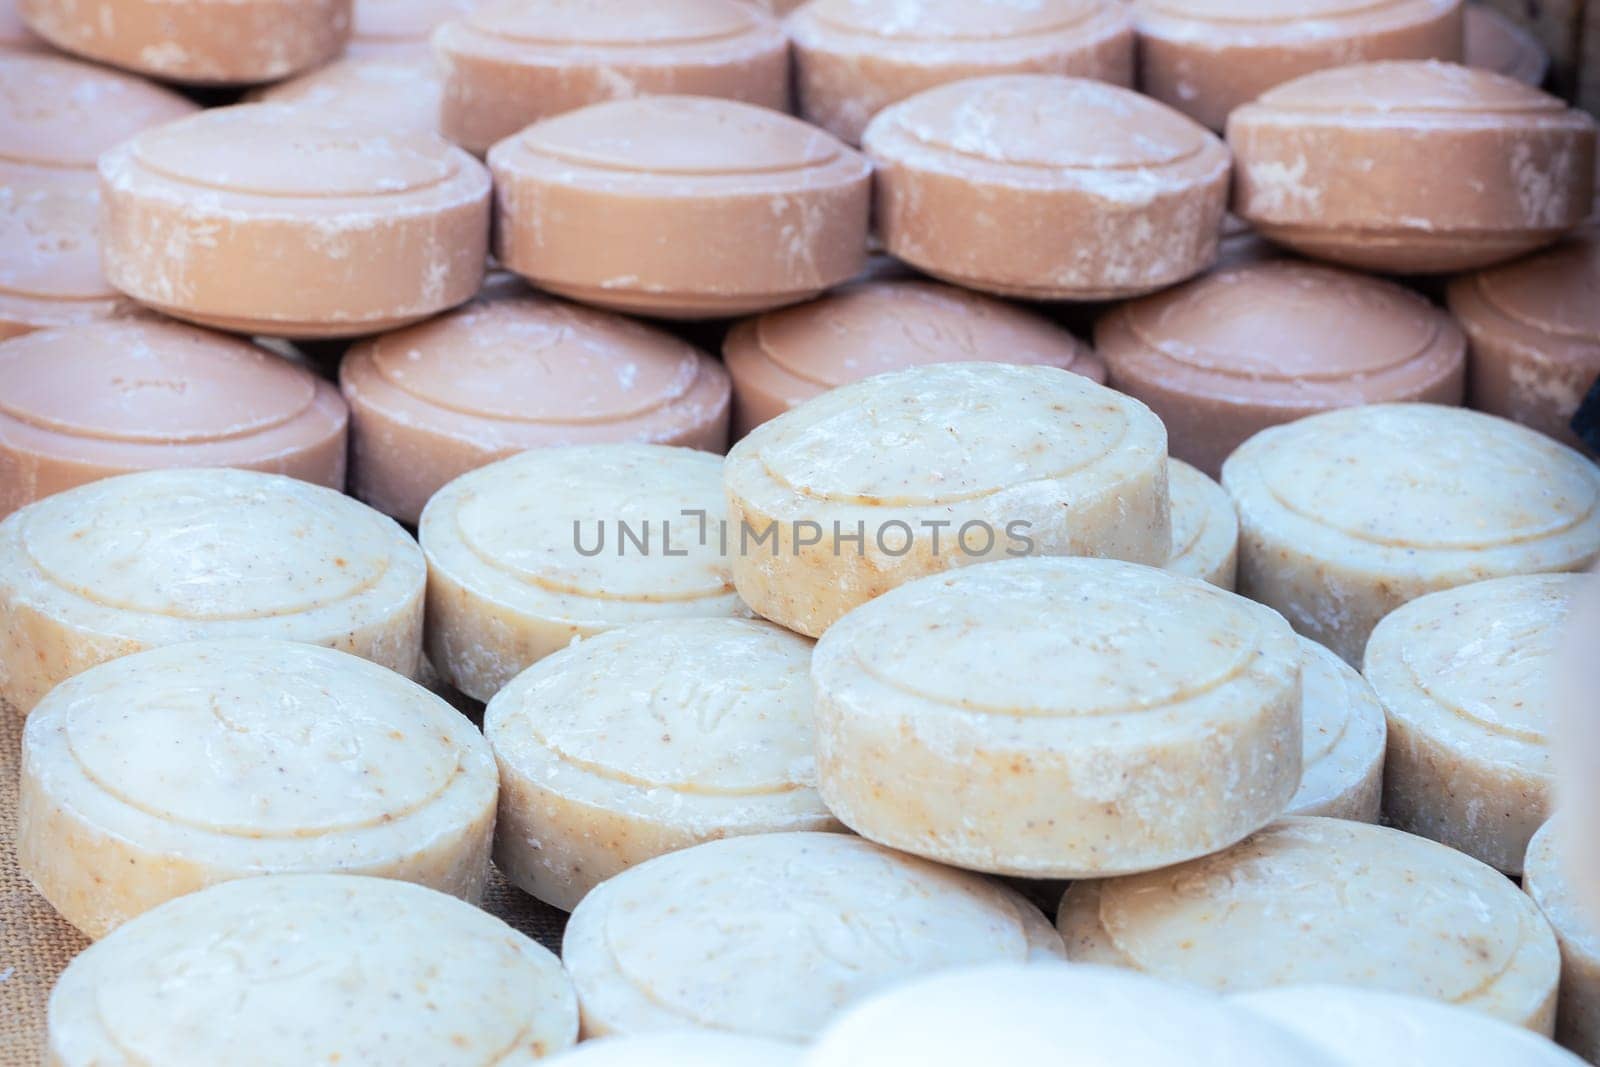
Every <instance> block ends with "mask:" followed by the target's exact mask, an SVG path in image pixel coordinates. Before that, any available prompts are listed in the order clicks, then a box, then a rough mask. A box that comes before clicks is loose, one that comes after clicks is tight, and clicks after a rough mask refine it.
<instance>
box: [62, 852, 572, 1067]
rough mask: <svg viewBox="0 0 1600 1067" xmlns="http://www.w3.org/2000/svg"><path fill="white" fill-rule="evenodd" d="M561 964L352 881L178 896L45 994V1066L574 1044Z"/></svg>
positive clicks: (364, 881) (430, 1066)
mask: <svg viewBox="0 0 1600 1067" xmlns="http://www.w3.org/2000/svg"><path fill="white" fill-rule="evenodd" d="M577 1035H578V1011H577V1004H576V1001H575V999H574V996H573V989H572V983H571V982H570V981H568V979H567V976H566V975H565V974H564V973H562V970H561V962H560V961H559V960H557V959H556V957H555V956H554V955H553V954H552V953H551V952H549V951H548V950H546V949H544V948H542V947H540V946H539V945H538V944H537V943H536V942H534V941H533V940H532V939H530V938H527V937H524V936H523V935H522V934H519V933H518V932H517V931H515V930H513V929H512V928H511V927H509V926H507V925H506V924H505V923H503V922H501V921H500V920H499V919H496V918H494V917H493V916H492V915H489V914H487V913H485V912H482V911H479V910H478V909H477V908H474V907H472V906H470V905H468V904H464V903H462V902H461V901H459V900H456V899H455V898H453V897H450V896H446V895H445V894H443V893H437V892H434V891H433V890H431V889H424V888H423V887H421V886H416V885H411V884H409V883H406V882H396V881H392V880H390V879H385V878H362V877H357V876H353V875H283V876H279V877H274V878H249V879H245V880H244V881H239V882H229V883H227V884H225V885H220V886H215V887H213V888H211V889H207V890H205V891H204V892H201V893H194V894H191V895H189V896H186V897H181V898H179V899H177V900H174V901H172V902H170V903H168V904H165V905H163V906H162V907H160V908H157V909H156V910H155V911H152V912H149V913H148V914H145V915H142V916H140V917H139V918H138V919H136V920H134V921H133V922H130V923H129V924H128V925H126V926H124V927H122V928H121V929H120V930H118V931H117V932H116V933H114V934H112V935H111V936H110V937H108V938H106V939H105V940H104V941H101V942H99V943H97V944H95V945H92V946H90V948H89V949H88V950H87V951H85V952H84V953H83V954H82V955H80V956H79V957H78V958H77V959H75V960H73V961H72V963H71V964H70V965H69V966H68V967H67V969H66V971H65V972H63V973H62V975H61V978H60V979H59V980H58V981H57V982H56V986H55V989H54V990H53V991H52V992H51V994H50V1008H49V1057H50V1063H51V1064H53V1065H56V1067H131V1065H133V1064H164V1065H165V1064H187V1063H195V1064H198V1063H206V1064H222V1063H226V1064H229V1065H231V1067H282V1065H284V1064H291V1063H293V1064H313V1063H316V1064H347V1065H355V1064H378V1063H382V1064H385V1065H386V1067H483V1065H484V1064H490V1063H492V1064H497V1065H498V1064H504V1065H510V1064H527V1063H531V1062H533V1061H536V1060H539V1059H541V1058H543V1057H545V1056H547V1055H553V1054H555V1053H557V1052H560V1051H561V1050H563V1049H565V1048H567V1047H569V1046H570V1045H572V1043H573V1042H574V1041H576V1040H577Z"/></svg>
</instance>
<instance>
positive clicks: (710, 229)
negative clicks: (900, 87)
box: [489, 96, 872, 319]
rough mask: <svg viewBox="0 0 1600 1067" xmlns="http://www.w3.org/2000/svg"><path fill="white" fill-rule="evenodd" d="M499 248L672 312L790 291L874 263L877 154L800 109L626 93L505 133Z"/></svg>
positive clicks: (509, 258)
mask: <svg viewBox="0 0 1600 1067" xmlns="http://www.w3.org/2000/svg"><path fill="white" fill-rule="evenodd" d="M489 168H490V170H492V171H493V172H494V179H495V190H496V192H495V198H496V203H497V205H498V209H499V214H498V219H499V223H498V226H497V229H496V240H495V254H496V255H497V256H498V257H499V258H500V261H501V262H502V263H503V264H504V265H505V266H506V267H508V268H509V269H511V270H513V271H516V272H517V273H518V274H521V275H522V276H523V277H525V278H527V279H528V280H529V281H531V282H533V283H534V284H535V285H537V286H538V287H540V288H541V289H548V290H550V291H551V292H555V293H560V294H561V295H563V296H570V297H572V298H573V299H575V300H582V301H584V302H585V303H589V304H597V305H599V306H600V307H607V308H613V309H615V310H618V311H628V312H633V313H636V314H642V315H655V316H659V317H662V318H691V319H692V318H716V317H718V316H724V315H741V314H747V313H750V312H754V311H764V310H766V309H768V308H773V307H780V306H782V305H784V304H793V303H796V302H798V301H801V300H805V299H808V298H810V297H813V296H816V295H817V294H818V293H820V292H822V290H824V289H827V288H829V287H831V286H834V285H838V284H840V283H842V282H846V281H849V280H850V278H852V277H853V276H854V275H855V274H857V273H858V272H859V271H860V270H861V268H862V266H863V265H864V263H865V259H866V253H867V212H868V208H869V200H870V197H869V191H870V189H869V187H870V179H871V171H872V168H871V167H870V166H869V165H868V164H867V161H866V160H865V159H863V158H861V156H860V155H858V154H857V153H856V152H854V151H852V150H851V149H849V148H847V147H845V146H844V145H843V144H841V143H840V142H839V141H838V140H836V139H835V138H833V137H831V136H829V135H828V134H826V133H823V132H822V131H821V130H818V129H816V128H815V127H812V126H807V125H806V124H805V123H803V122H801V121H800V120H799V119H795V118H791V117H789V116H788V115H783V114H780V113H778V112H776V111H771V110H768V109H766V108H760V107H755V106H753V105H750V104H743V103H738V102H736V101H730V100H715V99H710V98H706V97H682V96H670V97H667V96H662V97H645V98H640V99H629V100H617V101H611V102H608V103H603V104H595V105H594V106H592V107H587V108H583V109H581V110H578V111H573V112H569V113H568V114H564V115H560V116H557V117H556V118H552V119H546V120H545V121H543V122H539V123H536V124H535V125H533V126H530V127H529V128H528V129H526V130H523V131H522V132H521V133H519V134H517V135H516V136H515V137H512V138H509V139H507V140H505V141H503V142H501V143H500V144H497V145H495V147H494V149H493V151H491V152H490V153H489Z"/></svg>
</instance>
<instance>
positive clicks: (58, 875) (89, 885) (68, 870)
mask: <svg viewBox="0 0 1600 1067" xmlns="http://www.w3.org/2000/svg"><path fill="white" fill-rule="evenodd" d="M496 790H497V777H496V772H495V763H494V755H493V753H492V752H490V750H489V745H488V743H487V742H486V741H484V739H483V737H482V736H481V735H480V734H479V733H478V731H477V730H476V729H475V728H474V727H473V725H472V723H471V722H470V721H468V720H467V719H466V718H464V717H463V716H462V715H461V714H459V713H458V712H457V711H456V710H455V709H454V708H452V707H451V706H450V705H449V704H447V703H445V702H444V701H443V700H441V699H440V698H438V697H436V696H434V695H433V694H432V693H430V692H428V691H427V690H426V689H423V688H422V687H421V686H419V685H417V684H416V683H414V682H411V681H409V680H407V679H405V678H402V677H401V676H400V675H398V674H396V673H394V672H393V671H391V670H389V669H387V668H385V667H380V666H378V665H376V664H373V663H369V662H367V661H366V660H364V659H359V658H357V657H356V656H352V655H349V654H347V653H344V652H336V651H334V650H333V649H329V648H320V647H318V646H316V645H305V644H295V643H291V642H288V641H273V640H266V639H262V638H242V639H236V640H226V641H200V642H189V643H184V644H177V645H166V646H163V647H161V648H153V649H150V650H148V651H145V652H138V653H135V654H134V655H131V656H123V657H121V658H120V659H115V660H111V661H109V662H107V663H102V664H99V665H98V666H95V667H91V668H89V669H88V670H86V671H84V672H83V673H82V674H79V675H76V676H75V677H73V678H70V679H68V680H67V681H65V682H63V683H62V684H60V685H58V686H57V687H56V688H55V689H53V690H51V691H50V694H49V695H48V696H46V697H45V698H44V699H43V700H41V701H40V702H39V703H38V704H37V705H35V706H34V709H33V712H32V714H30V715H29V716H28V722H27V727H26V729H25V731H24V733H23V740H22V784H21V793H20V799H19V801H18V804H17V828H18V829H17V863H18V866H19V867H20V868H21V870H22V873H23V874H25V875H26V876H27V877H28V879H29V881H31V882H32V883H33V884H34V886H35V887H36V888H37V889H38V890H39V892H40V893H41V894H42V895H43V896H44V898H45V899H46V900H48V901H49V902H50V903H51V905H52V906H53V907H54V908H55V909H56V911H58V912H60V913H61V915H62V917H63V918H65V919H66V920H67V921H68V922H70V923H72V924H73V925H74V926H76V927H77V928H78V929H80V930H82V931H83V932H84V933H86V934H88V935H89V936H90V937H94V938H98V937H103V936H105V935H106V934H108V933H110V932H111V931H112V930H114V929H116V928H117V927H118V926H121V925H122V924H123V923H125V922H127V921H128V920H129V919H132V918H133V917H134V916H136V915H140V914H142V913H144V912H147V911H149V910H150V909H151V908H153V907H156V906H157V905H159V904H162V903H165V902H166V901H168V900H171V899H172V898H173V897H178V896H182V895H183V894H185V893H192V892H195V891H196V890H199V889H203V888H205V887H206V886H208V885H214V884H216V883H218V882H224V881H228V880H231V879H234V878H248V877H253V876H255V875H261V874H271V875H277V874H285V873H302V874H303V873H324V872H338V873H343V874H370V875H376V876H379V877H383V878H400V879H403V880H405V881H410V882H418V883H420V884H422V885H426V886H430V887H432V888H434V889H438V890H441V891H443V892H447V893H451V894H453V895H455V896H458V897H462V898H464V899H467V900H470V901H474V902H476V901H477V899H478V898H479V897H480V896H481V895H482V893H483V886H484V882H485V881H486V880H487V879H488V877H489V849H490V844H491V839H492V837H493V835H494V817H495V796H496ZM112 871H115V872H117V873H116V874H115V875H114V876H108V873H107V872H112Z"/></svg>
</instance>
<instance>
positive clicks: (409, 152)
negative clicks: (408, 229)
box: [133, 104, 457, 199]
mask: <svg viewBox="0 0 1600 1067" xmlns="http://www.w3.org/2000/svg"><path fill="white" fill-rule="evenodd" d="M133 149H134V152H135V154H136V155H137V156H138V159H139V162H140V163H142V164H143V165H144V166H145V167H147V168H149V169H150V170H152V171H154V172H156V173H158V174H160V175H162V176H163V177H166V178H170V179H172V180H174V181H180V182H184V183H185V184H188V185H195V186H200V187H202V188H207V189H217V190H221V191H225V192H231V193H246V194H251V195H255V196H266V197H283V198H286V199H287V198H316V199H333V198H337V197H372V196H390V195H394V194H399V193H416V192H421V191H422V190H424V189H427V188H430V187H432V186H436V185H439V184H441V183H443V182H445V181H448V180H449V179H450V178H451V177H453V176H454V175H455V173H456V169H457V167H456V163H455V161H454V160H453V159H452V158H451V157H450V155H449V154H448V153H447V152H446V150H445V148H444V145H443V144H442V142H440V141H439V140H438V138H436V137H433V136H431V135H429V134H422V133H404V132H400V133H395V132H390V131H389V130H386V129H384V128H383V127H381V126H377V125H372V124H368V123H364V122H361V121H360V120H356V119H340V118H337V117H333V116H328V117H321V116H317V115H315V113H314V112H312V111H309V110H300V109H296V108H294V107H292V106H290V105H274V104H251V105H247V106H245V107H240V108H227V109H220V110H217V111H208V112H203V113H202V114H201V115H199V116H197V117H196V118H194V119H191V120H189V121H186V122H176V123H173V124H171V125H169V126H163V127H161V128H159V129H156V130H151V131H150V132H148V133H145V134H143V135H142V136H140V137H139V138H138V139H137V140H136V141H134V142H133Z"/></svg>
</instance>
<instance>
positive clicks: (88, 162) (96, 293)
mask: <svg viewBox="0 0 1600 1067" xmlns="http://www.w3.org/2000/svg"><path fill="white" fill-rule="evenodd" d="M41 47H42V45H41ZM195 110H196V108H195V106H194V105H193V104H191V103H190V102H189V101H187V100H185V99H184V98H183V97H181V96H179V95H177V94H176V93H172V92H168V91H167V90H165V89H160V88H157V87H156V86H154V85H151V84H149V83H148V82H145V81H143V80H141V79H139V78H134V77H130V76H128V75H126V74H118V73H116V72H115V71H109V70H103V69H101V68H99V67H91V66H89V65H88V64H87V63H76V62H73V61H71V60H67V59H60V58H56V57H52V56H45V55H13V54H9V53H8V52H7V51H4V50H0V339H4V338H7V337H14V336H16V335H17V334H22V333H27V332H28V331H29V330H35V329H39V328H41V327H45V326H66V325H70V324H72V323H79V322H91V321H94V320H97V319H102V318H107V317H109V316H112V315H116V314H120V313H122V312H124V311H126V310H127V303H126V301H124V300H122V299H121V298H120V297H119V296H118V294H117V292H116V290H114V289H112V288H111V286H110V285H108V284H107V283H106V280H105V277H104V276H103V275H102V274H101V271H100V239H99V237H98V235H97V228H98V227H97V221H96V216H97V215H98V213H99V190H98V186H97V182H96V178H95V173H94V165H95V160H96V158H98V157H99V155H100V153H101V152H104V151H105V150H106V149H108V148H111V147H112V146H113V145H115V144H117V143H118V142H119V141H122V140H124V139H126V138H128V137H131V136H133V135H134V134H136V133H138V132H139V131H140V130H142V129H145V128H146V127H149V126H155V125H159V124H161V123H164V122H170V121H172V120H173V119H177V118H181V117H183V116H185V115H188V114H191V113H192V112H194V111H195Z"/></svg>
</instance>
